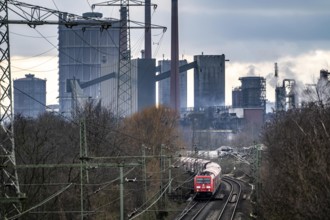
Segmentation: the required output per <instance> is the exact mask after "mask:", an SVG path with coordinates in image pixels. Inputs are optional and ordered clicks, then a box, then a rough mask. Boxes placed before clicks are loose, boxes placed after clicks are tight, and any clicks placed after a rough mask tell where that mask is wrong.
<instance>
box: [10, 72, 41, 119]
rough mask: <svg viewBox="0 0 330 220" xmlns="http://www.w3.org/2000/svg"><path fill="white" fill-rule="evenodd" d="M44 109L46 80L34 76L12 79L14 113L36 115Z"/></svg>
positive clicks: (28, 75)
mask: <svg viewBox="0 0 330 220" xmlns="http://www.w3.org/2000/svg"><path fill="white" fill-rule="evenodd" d="M45 111H46V80H43V79H39V78H36V77H34V75H33V74H27V75H25V78H21V79H16V80H14V114H15V115H16V114H21V115H23V116H25V117H38V115H39V114H42V113H44V112H45Z"/></svg>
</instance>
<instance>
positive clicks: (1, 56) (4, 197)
mask: <svg viewBox="0 0 330 220" xmlns="http://www.w3.org/2000/svg"><path fill="white" fill-rule="evenodd" d="M9 10H10V11H11V12H12V13H13V14H15V15H16V16H18V17H20V18H21V20H9V17H8V11H9ZM54 16H55V17H57V18H58V19H56V20H48V19H49V18H52V17H54ZM112 23H113V21H105V20H97V19H89V18H83V17H81V16H78V15H75V14H71V13H67V12H61V11H57V10H53V9H48V8H45V7H40V6H36V5H31V4H26V3H23V2H18V1H14V0H0V124H1V127H2V129H3V133H1V135H0V136H1V138H0V158H1V159H0V210H1V211H0V219H6V218H7V217H8V215H15V214H17V213H20V212H21V207H20V201H21V200H22V199H23V198H24V197H25V194H23V193H22V192H21V190H20V186H19V181H18V175H17V170H16V157H15V141H14V124H13V123H14V117H13V105H12V78H11V68H10V42H9V24H26V25H29V26H30V27H32V28H35V27H36V26H38V25H44V24H48V25H49V24H52V25H65V26H66V27H73V26H76V25H88V26H100V27H101V28H103V29H106V28H109V27H110V26H112Z"/></svg>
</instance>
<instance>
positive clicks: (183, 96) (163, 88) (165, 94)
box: [158, 59, 187, 109]
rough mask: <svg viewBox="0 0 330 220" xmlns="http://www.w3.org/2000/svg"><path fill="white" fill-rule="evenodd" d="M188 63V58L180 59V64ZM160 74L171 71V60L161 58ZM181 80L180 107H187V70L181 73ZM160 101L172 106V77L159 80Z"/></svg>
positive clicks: (162, 103) (159, 62)
mask: <svg viewBox="0 0 330 220" xmlns="http://www.w3.org/2000/svg"><path fill="white" fill-rule="evenodd" d="M186 64H187V60H179V66H183V65H186ZM158 66H159V67H160V74H161V73H164V72H166V71H169V70H170V68H171V60H164V59H163V60H159V61H158ZM179 82H180V109H185V108H187V71H184V72H180V73H179ZM158 103H159V104H161V105H164V106H170V78H165V79H163V80H160V81H158Z"/></svg>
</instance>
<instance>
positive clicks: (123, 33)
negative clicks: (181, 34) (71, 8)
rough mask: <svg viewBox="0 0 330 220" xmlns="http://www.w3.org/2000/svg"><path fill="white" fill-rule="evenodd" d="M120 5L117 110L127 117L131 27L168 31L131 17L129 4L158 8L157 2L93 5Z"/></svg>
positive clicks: (129, 0)
mask: <svg viewBox="0 0 330 220" xmlns="http://www.w3.org/2000/svg"><path fill="white" fill-rule="evenodd" d="M95 6H119V7H120V27H119V28H120V31H119V34H120V35H119V46H118V49H119V62H118V73H117V103H116V110H117V116H118V117H126V116H129V115H131V114H132V110H133V105H132V75H131V40H130V29H132V28H140V29H148V30H149V31H150V29H154V28H161V29H163V30H164V31H166V28H165V27H162V26H158V25H151V24H149V23H148V24H144V23H141V22H133V21H131V20H130V18H129V6H148V7H150V6H153V8H154V9H156V8H157V5H156V4H151V3H147V5H146V3H145V2H143V1H136V0H113V1H106V2H103V3H97V4H94V5H93V6H92V8H95ZM131 23H134V24H140V25H142V26H140V27H131Z"/></svg>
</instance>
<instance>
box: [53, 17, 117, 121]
mask: <svg viewBox="0 0 330 220" xmlns="http://www.w3.org/2000/svg"><path fill="white" fill-rule="evenodd" d="M83 17H90V18H102V14H101V13H97V12H89V13H84V14H83ZM58 34H59V41H58V42H59V44H58V48H59V104H60V112H61V113H64V114H67V115H70V114H71V112H72V110H73V109H72V107H73V101H72V94H71V90H70V88H69V87H70V83H69V80H72V79H75V80H78V81H79V82H80V83H84V82H88V81H91V80H93V79H96V78H98V77H101V76H102V74H110V71H111V70H116V71H117V67H116V64H117V63H118V46H117V45H118V42H119V29H116V28H113V29H107V30H102V31H101V30H100V28H99V27H93V26H82V25H79V26H74V27H72V28H67V27H65V26H63V25H59V28H58ZM102 64H103V67H104V68H106V69H108V70H109V71H108V72H107V71H105V72H103V73H102V74H101V65H102ZM105 64H106V66H105ZM103 83H104V84H105V85H103V86H101V84H100V83H96V84H92V85H90V86H88V87H85V88H83V96H84V97H85V98H86V99H93V100H95V101H100V100H102V101H103V102H104V104H105V105H109V103H110V102H112V101H113V100H107V99H108V97H110V96H109V92H110V91H108V90H107V88H108V85H106V84H108V83H110V82H106V81H104V82H103ZM69 91H70V92H69ZM111 92H112V91H111Z"/></svg>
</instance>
